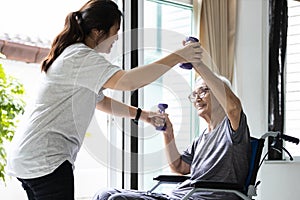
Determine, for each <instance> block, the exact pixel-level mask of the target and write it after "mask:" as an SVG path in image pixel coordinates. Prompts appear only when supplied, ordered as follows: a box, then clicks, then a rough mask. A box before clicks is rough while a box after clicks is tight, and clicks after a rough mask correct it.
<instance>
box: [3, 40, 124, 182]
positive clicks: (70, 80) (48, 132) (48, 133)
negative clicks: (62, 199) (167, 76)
mask: <svg viewBox="0 0 300 200" xmlns="http://www.w3.org/2000/svg"><path fill="white" fill-rule="evenodd" d="M118 70H120V68H119V67H117V66H114V65H112V64H111V63H110V62H108V61H107V60H106V59H105V58H104V57H103V56H102V55H100V54H99V53H97V52H96V51H95V50H93V49H91V48H89V47H87V46H86V45H84V44H82V43H77V44H74V45H71V46H69V47H67V48H66V49H65V50H64V51H63V53H62V54H61V55H60V56H59V57H58V58H57V59H56V60H55V61H54V62H53V64H52V65H51V67H50V68H49V70H48V71H47V73H46V74H44V75H43V78H42V82H41V84H40V85H39V90H38V94H37V98H36V100H35V102H34V103H33V106H32V108H31V109H30V110H26V113H25V116H24V119H23V123H22V126H20V127H19V128H18V130H17V132H16V134H15V136H14V138H13V141H12V143H11V145H12V146H11V147H10V151H9V152H8V163H7V168H6V170H7V173H8V174H9V175H12V176H16V177H19V178H36V177H40V176H43V175H46V174H49V173H51V172H53V171H54V170H55V169H56V168H57V167H58V166H59V165H60V164H62V163H63V162H64V161H65V160H68V161H70V162H71V163H72V164H74V162H75V159H76V156H77V153H78V151H79V149H80V147H81V145H82V142H83V139H84V136H85V133H86V129H87V128H88V126H89V123H90V121H91V119H92V117H93V114H94V111H95V108H96V103H97V102H99V101H101V100H102V99H103V98H104V95H103V93H102V90H103V88H102V86H103V84H104V83H105V82H106V81H107V80H108V79H109V78H110V77H111V76H112V75H113V74H114V73H116V72H117V71H118Z"/></svg>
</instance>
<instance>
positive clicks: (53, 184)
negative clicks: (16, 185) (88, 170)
mask: <svg viewBox="0 0 300 200" xmlns="http://www.w3.org/2000/svg"><path fill="white" fill-rule="evenodd" d="M18 180H19V181H21V183H22V186H23V188H24V190H25V191H26V193H27V196H28V199H29V200H74V174H73V169H72V165H71V163H70V162H69V161H65V162H64V163H63V164H61V165H60V166H59V167H58V168H57V169H56V170H55V171H54V172H53V173H51V174H48V175H46V176H42V177H38V178H33V179H20V178H18Z"/></svg>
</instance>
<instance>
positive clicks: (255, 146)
mask: <svg viewBox="0 0 300 200" xmlns="http://www.w3.org/2000/svg"><path fill="white" fill-rule="evenodd" d="M264 143H265V140H264V139H262V138H260V139H257V138H254V137H251V158H250V165H249V169H248V176H247V179H246V183H245V185H244V189H245V192H246V191H247V190H248V187H249V185H255V184H256V178H257V173H258V169H259V167H260V159H261V155H262V151H263V148H264Z"/></svg>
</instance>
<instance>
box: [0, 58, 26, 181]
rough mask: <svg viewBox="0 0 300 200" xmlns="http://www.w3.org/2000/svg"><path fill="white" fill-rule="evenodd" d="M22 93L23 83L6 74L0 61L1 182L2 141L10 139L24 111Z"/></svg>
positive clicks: (1, 170) (1, 165) (1, 173)
mask: <svg viewBox="0 0 300 200" xmlns="http://www.w3.org/2000/svg"><path fill="white" fill-rule="evenodd" d="M2 55H3V54H2ZM23 94H24V87H23V84H21V83H20V82H19V81H18V80H17V79H15V78H14V77H12V76H8V75H6V74H5V71H4V69H3V67H2V64H1V63H0V116H1V117H0V179H2V181H3V182H5V171H4V167H5V166H6V151H5V148H4V143H5V142H9V141H11V140H12V138H13V136H14V133H15V128H16V126H17V123H18V116H20V115H21V114H23V113H24V107H25V102H24V101H23V100H22V96H23Z"/></svg>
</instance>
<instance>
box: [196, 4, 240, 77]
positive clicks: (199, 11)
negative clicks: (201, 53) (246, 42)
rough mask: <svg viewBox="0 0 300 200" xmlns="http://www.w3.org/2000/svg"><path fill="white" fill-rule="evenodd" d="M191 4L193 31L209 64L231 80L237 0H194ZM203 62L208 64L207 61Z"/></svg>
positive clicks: (215, 70)
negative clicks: (208, 57)
mask: <svg viewBox="0 0 300 200" xmlns="http://www.w3.org/2000/svg"><path fill="white" fill-rule="evenodd" d="M193 4H194V21H195V26H194V27H195V30H194V32H195V34H199V38H200V43H201V45H202V46H203V47H204V49H205V50H206V51H207V53H208V55H210V57H211V59H212V62H213V64H210V67H211V69H212V70H213V71H214V72H216V73H218V74H220V75H223V76H225V77H227V78H228V80H229V81H230V82H232V79H233V68H234V55H235V35H236V8H237V1H236V0H194V1H193ZM206 59H207V58H206ZM206 63H210V60H207V61H206Z"/></svg>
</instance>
